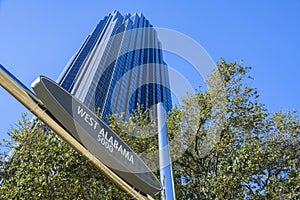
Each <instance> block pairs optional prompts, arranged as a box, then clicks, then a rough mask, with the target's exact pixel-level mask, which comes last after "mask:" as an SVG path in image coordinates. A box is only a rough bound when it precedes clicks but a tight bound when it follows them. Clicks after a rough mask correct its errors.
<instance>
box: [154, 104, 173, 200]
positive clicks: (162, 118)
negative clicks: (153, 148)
mask: <svg viewBox="0 0 300 200" xmlns="http://www.w3.org/2000/svg"><path fill="white" fill-rule="evenodd" d="M157 119H158V148H159V166H160V181H161V184H162V187H163V189H162V191H161V199H162V200H173V199H175V190H174V181H173V173H172V165H171V159H170V151H169V144H168V136H167V124H166V119H167V114H166V111H165V109H164V107H163V103H158V104H157Z"/></svg>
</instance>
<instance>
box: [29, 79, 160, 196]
mask: <svg viewBox="0 0 300 200" xmlns="http://www.w3.org/2000/svg"><path fill="white" fill-rule="evenodd" d="M32 88H33V90H34V92H35V93H36V94H37V96H38V98H39V99H40V100H41V101H42V102H43V104H44V106H45V107H46V108H47V110H48V111H49V112H50V113H51V114H52V115H53V116H54V118H55V119H56V120H58V122H59V123H60V124H61V125H62V126H63V127H64V128H65V129H66V130H67V131H68V132H69V133H71V134H72V135H73V136H74V137H75V138H76V139H77V140H78V141H79V142H80V143H81V144H82V145H83V146H85V147H86V148H87V150H89V151H90V152H91V153H92V154H93V155H94V156H95V157H96V158H98V159H99V160H101V161H102V162H103V163H104V164H105V165H106V166H107V167H109V168H110V169H111V170H113V171H114V172H115V173H116V174H118V175H119V176H120V177H122V178H123V179H124V180H125V181H127V182H128V183H129V184H130V185H132V186H133V187H135V188H137V189H138V190H140V191H142V192H144V193H146V194H150V195H154V194H156V193H157V192H159V191H160V190H161V185H160V182H159V181H158V179H157V178H156V176H155V175H154V174H153V173H152V171H151V170H150V169H149V167H148V166H147V165H146V164H145V163H144V162H143V161H142V159H141V158H140V157H139V156H138V155H137V154H136V153H135V152H134V151H133V150H132V149H131V148H130V147H129V146H128V145H127V144H126V143H125V142H124V141H123V140H122V139H121V138H120V137H119V136H118V134H116V133H115V132H114V131H113V130H112V129H111V128H109V127H108V126H107V125H106V124H105V123H104V122H103V121H102V120H101V119H99V118H98V117H97V116H96V114H95V113H94V112H92V111H91V110H89V108H87V107H86V106H85V105H83V104H82V103H81V102H80V101H79V100H78V99H77V98H75V97H74V96H72V95H71V94H70V93H69V92H67V91H66V90H64V89H63V88H62V87H61V86H59V85H58V84H57V83H55V82H54V81H52V80H51V79H49V78H47V77H44V76H40V77H39V78H37V79H36V80H35V81H34V82H33V83H32Z"/></svg>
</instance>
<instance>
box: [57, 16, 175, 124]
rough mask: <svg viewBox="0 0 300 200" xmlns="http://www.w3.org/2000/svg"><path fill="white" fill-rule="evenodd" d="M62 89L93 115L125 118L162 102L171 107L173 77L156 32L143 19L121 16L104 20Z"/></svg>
mask: <svg viewBox="0 0 300 200" xmlns="http://www.w3.org/2000/svg"><path fill="white" fill-rule="evenodd" d="M58 83H59V84H60V85H61V86H62V87H63V88H65V89H66V90H67V91H69V92H70V93H71V94H73V95H74V96H75V97H77V98H78V99H79V100H80V101H82V102H83V103H84V104H85V105H86V106H87V107H89V108H90V109H91V110H92V111H96V110H97V108H100V111H101V112H100V113H101V114H102V116H103V117H104V120H106V118H105V116H106V115H107V114H112V113H119V112H125V116H126V117H129V115H130V114H131V112H132V111H133V110H134V109H135V108H137V105H138V104H140V105H143V106H144V107H145V108H150V107H151V106H153V105H154V104H156V103H158V102H163V104H164V107H165V109H166V110H170V109H171V107H172V101H171V93H170V90H169V89H168V88H169V87H168V86H169V77H168V70H167V67H166V63H165V62H164V60H163V55H162V50H161V43H160V42H159V40H158V38H157V34H156V31H155V30H154V28H153V27H152V25H151V24H150V23H149V21H148V20H147V19H146V18H145V17H144V16H143V15H142V14H137V13H135V14H133V15H131V14H126V15H124V16H123V15H121V14H120V13H119V12H118V11H113V12H112V13H111V14H109V15H108V16H106V17H105V18H104V19H103V20H101V21H100V22H99V23H98V25H97V26H96V27H95V29H94V30H93V32H92V33H91V34H90V35H89V36H88V37H87V38H86V40H85V41H84V43H83V44H82V46H81V47H80V49H79V50H78V52H77V53H76V54H75V55H74V56H73V57H72V58H71V59H70V61H69V63H68V64H67V66H66V67H65V69H64V71H63V72H62V74H61V75H60V77H59V79H58Z"/></svg>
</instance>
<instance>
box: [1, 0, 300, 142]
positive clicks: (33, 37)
mask: <svg viewBox="0 0 300 200" xmlns="http://www.w3.org/2000/svg"><path fill="white" fill-rule="evenodd" d="M113 10H119V11H120V12H121V13H122V14H125V13H127V12H129V13H134V12H142V13H143V14H144V15H145V16H146V17H147V18H148V19H149V20H150V22H151V23H152V24H153V25H154V26H157V27H164V28H169V29H173V30H176V31H179V32H182V33H184V34H186V35H188V36H190V37H191V38H193V39H194V40H196V41H197V42H198V43H199V44H201V45H202V46H203V47H204V48H205V49H206V50H207V52H208V53H209V54H210V56H211V57H212V59H213V60H214V61H219V60H220V57H224V58H225V59H226V60H227V61H235V60H237V61H240V60H244V63H245V64H246V65H249V66H252V67H253V70H252V72H251V75H252V76H253V77H254V81H252V82H251V84H252V86H253V87H257V88H258V90H259V91H260V93H261V101H262V102H263V103H265V105H266V107H267V108H268V109H270V110H271V111H276V110H279V109H283V110H288V109H297V110H300V101H299V100H300V88H299V86H300V78H299V75H300V65H299V59H300V50H299V48H300V39H299V36H300V1H299V0H288V1H273V0H266V1H258V0H256V1H247V2H246V1H239V0H235V1H221V0H219V1H216V0H213V1H199V0H190V1H175V0H173V1H171V0H160V1H158V0H151V1H121V0H119V1H115V0H113V1H104V0H102V1H101V0H92V1H83V0H78V1H74V0H64V1H61V0H51V1H39V0H27V1H21V0H19V1H12V0H0V63H1V64H2V65H3V66H5V67H6V68H7V69H8V70H9V71H11V72H12V73H13V74H14V75H15V76H16V77H17V78H19V79H20V80H21V81H22V82H23V83H24V84H25V85H27V86H28V87H29V86H30V84H31V82H32V81H33V80H35V78H36V77H37V76H39V75H46V76H48V77H50V78H52V79H54V80H55V79H56V78H57V77H58V76H59V74H60V73H61V71H62V70H63V68H64V66H65V65H66V63H67V62H68V60H69V59H70V57H71V56H72V55H73V54H74V53H75V52H76V51H77V50H78V48H79V47H80V45H81V44H82V42H83V41H84V39H85V37H86V36H87V35H88V34H89V33H90V32H91V31H92V30H93V28H94V26H95V25H96V24H97V23H98V21H99V20H100V19H102V18H103V17H104V16H105V15H107V14H109V13H110V12H111V11H113ZM167 62H168V60H167ZM24 112H26V109H25V108H24V107H23V106H22V105H21V104H20V103H18V102H17V101H16V100H15V99H14V98H13V97H11V96H10V95H9V94H8V93H7V92H6V91H4V89H3V88H0V114H1V115H0V119H1V120H0V138H2V137H3V136H4V134H5V132H6V131H7V130H8V129H9V128H10V127H11V126H12V125H13V124H15V123H16V122H17V120H18V118H19V117H20V116H21V113H24Z"/></svg>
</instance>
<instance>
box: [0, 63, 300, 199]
mask: <svg viewBox="0 0 300 200" xmlns="http://www.w3.org/2000/svg"><path fill="white" fill-rule="evenodd" d="M250 70H251V68H250V67H247V66H244V65H243V64H240V63H237V62H231V63H227V62H225V60H224V59H222V60H221V61H220V63H218V64H217V69H216V72H215V73H214V74H212V75H211V76H210V78H209V79H208V80H207V83H208V86H209V87H208V89H207V90H203V91H202V90H201V89H199V90H198V91H197V92H196V93H195V94H190V95H189V96H188V97H187V98H186V99H184V100H183V101H182V104H181V105H179V106H177V107H175V108H174V109H173V110H172V111H171V112H170V113H168V119H167V125H168V137H169V142H170V151H171V156H172V160H173V171H174V172H173V173H174V179H175V180H174V182H175V191H176V197H177V199H287V198H294V199H296V198H299V193H300V161H299V157H300V120H299V117H298V115H297V112H296V111H288V112H283V111H278V112H269V111H268V110H267V109H266V107H265V105H264V104H262V103H261V102H260V101H259V92H258V90H257V89H255V88H252V87H251V85H250V84H249V80H252V78H251V77H249V72H250ZM149 112H150V111H149V110H145V109H143V108H142V106H141V107H139V108H138V109H137V110H136V111H135V112H134V113H133V115H132V116H131V117H130V118H129V119H128V120H124V117H123V116H122V114H115V115H112V116H109V117H108V118H109V120H110V122H111V123H110V126H111V128H113V129H114V130H115V131H116V132H117V133H119V134H120V136H121V137H122V138H123V139H124V140H125V141H126V142H127V143H128V144H129V146H131V147H132V149H134V150H135V151H136V152H137V153H138V154H140V156H141V157H142V158H143V159H144V160H145V162H146V163H147V164H148V165H149V166H150V168H151V169H153V171H154V173H155V174H156V175H157V176H159V169H158V167H157V163H158V157H157V156H158V152H157V151H158V146H157V134H156V133H157V129H156V124H155V120H154V119H153V117H151V116H152V115H151V113H149ZM37 123H41V122H37V121H31V120H29V119H28V117H26V115H24V116H23V117H22V118H21V119H20V120H19V123H18V126H16V127H15V128H14V129H13V130H12V131H10V132H9V135H10V140H9V141H4V142H3V143H2V145H6V146H9V147H10V148H11V149H13V151H14V156H13V157H12V158H11V159H10V161H5V158H6V157H7V154H6V153H5V152H4V151H2V152H1V163H0V166H1V171H0V173H1V177H2V178H3V179H4V182H3V184H2V185H1V186H0V198H1V199H11V198H20V199H29V198H33V199H37V198H38V199H54V198H60V199H129V198H130V197H129V196H128V195H127V194H125V193H124V192H123V191H121V190H120V189H118V188H117V187H116V186H115V185H114V184H113V183H112V182H111V181H110V180H108V179H107V178H106V177H105V176H104V175H103V174H102V172H100V171H99V170H97V169H96V168H95V167H94V166H93V165H92V164H90V163H89V162H88V161H87V160H86V159H85V158H84V157H83V156H81V155H80V154H78V153H77V152H76V151H75V150H74V149H72V148H71V147H70V146H69V145H68V144H67V143H66V142H64V141H63V140H62V139H60V138H59V137H58V136H57V135H56V134H55V133H54V132H52V131H51V130H47V129H45V127H44V126H37V125H35V124H37ZM155 198H156V199H160V195H159V194H158V195H157V196H155Z"/></svg>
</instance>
